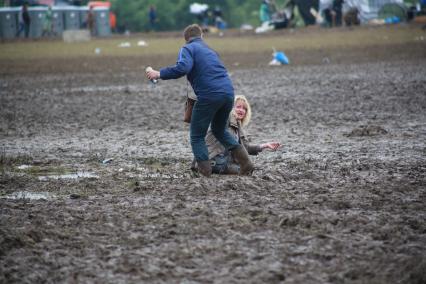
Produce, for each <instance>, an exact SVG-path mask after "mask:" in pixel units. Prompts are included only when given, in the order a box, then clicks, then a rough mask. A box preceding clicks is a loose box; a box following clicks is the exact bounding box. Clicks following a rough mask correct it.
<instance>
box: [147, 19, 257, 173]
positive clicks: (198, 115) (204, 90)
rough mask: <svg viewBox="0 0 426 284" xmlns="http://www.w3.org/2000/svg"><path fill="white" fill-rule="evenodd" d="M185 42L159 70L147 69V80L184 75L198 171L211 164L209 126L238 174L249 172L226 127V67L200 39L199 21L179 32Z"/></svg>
mask: <svg viewBox="0 0 426 284" xmlns="http://www.w3.org/2000/svg"><path fill="white" fill-rule="evenodd" d="M183 36H184V38H185V41H186V44H185V45H184V46H183V47H182V48H181V49H180V51H179V55H178V59H177V62H176V64H175V65H173V66H169V67H165V68H162V69H161V70H160V71H157V70H153V69H148V70H147V71H146V75H147V77H148V79H149V80H154V79H163V80H169V79H177V78H180V77H182V76H185V75H186V76H187V79H188V81H189V82H190V83H191V86H192V88H193V90H194V93H195V95H196V96H197V101H196V102H195V104H194V108H193V110H192V117H191V124H190V141H191V148H192V152H193V154H194V158H195V160H196V163H197V169H198V171H199V172H200V173H201V174H202V175H204V176H206V177H209V176H210V175H211V174H212V167H211V164H210V161H209V152H208V149H207V146H206V141H205V137H206V134H207V130H208V129H209V127H210V129H211V131H212V133H213V135H214V136H215V137H216V139H217V140H218V141H219V142H220V144H222V146H223V147H224V148H225V149H226V150H228V151H231V153H232V154H233V156H234V158H235V160H236V161H237V163H238V164H239V165H240V168H241V169H240V174H242V175H251V173H252V172H253V164H252V163H251V161H250V158H249V156H248V153H247V151H246V149H245V148H244V147H243V146H241V145H240V144H239V143H238V141H237V140H236V139H235V138H234V137H233V136H232V135H231V134H230V133H229V132H228V131H227V123H228V117H229V114H230V112H231V111H232V108H233V104H234V87H233V85H232V81H231V79H230V78H229V75H228V71H227V70H226V68H225V66H224V65H223V63H222V61H221V60H220V58H219V56H218V54H217V53H216V51H214V50H213V49H211V48H210V47H209V46H208V45H207V44H206V43H205V42H204V41H203V32H202V29H201V27H200V26H199V25H196V24H194V25H189V26H187V27H186V28H185V30H184V32H183Z"/></svg>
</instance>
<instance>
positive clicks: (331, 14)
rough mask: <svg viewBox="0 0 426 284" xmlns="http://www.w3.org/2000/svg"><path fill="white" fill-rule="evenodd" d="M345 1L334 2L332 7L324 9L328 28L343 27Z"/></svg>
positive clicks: (334, 0)
mask: <svg viewBox="0 0 426 284" xmlns="http://www.w3.org/2000/svg"><path fill="white" fill-rule="evenodd" d="M343 2H344V0H333V2H332V3H331V5H330V6H329V7H327V8H326V9H324V18H325V21H326V24H327V26H328V27H340V26H341V25H342V5H343Z"/></svg>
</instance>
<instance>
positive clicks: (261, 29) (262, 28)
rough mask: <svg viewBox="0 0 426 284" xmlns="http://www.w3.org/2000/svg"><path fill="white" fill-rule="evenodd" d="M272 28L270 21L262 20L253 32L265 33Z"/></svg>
mask: <svg viewBox="0 0 426 284" xmlns="http://www.w3.org/2000/svg"><path fill="white" fill-rule="evenodd" d="M273 29H274V25H272V24H271V23H270V22H264V23H263V24H262V25H261V26H260V27H257V28H256V29H255V30H254V32H255V33H257V34H260V33H265V32H269V31H272V30H273Z"/></svg>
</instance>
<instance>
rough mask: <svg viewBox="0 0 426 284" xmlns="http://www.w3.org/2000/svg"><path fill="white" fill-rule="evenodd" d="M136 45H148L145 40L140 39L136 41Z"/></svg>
mask: <svg viewBox="0 0 426 284" xmlns="http://www.w3.org/2000/svg"><path fill="white" fill-rule="evenodd" d="M138 46H148V44H147V43H146V41H144V40H140V41H138Z"/></svg>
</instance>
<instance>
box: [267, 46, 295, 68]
mask: <svg viewBox="0 0 426 284" xmlns="http://www.w3.org/2000/svg"><path fill="white" fill-rule="evenodd" d="M272 50H273V52H272V56H273V59H272V61H271V62H269V65H282V64H285V65H287V64H289V63H290V61H289V60H288V58H287V56H286V55H285V53H284V52H282V51H276V50H275V48H274V47H273V48H272Z"/></svg>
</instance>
